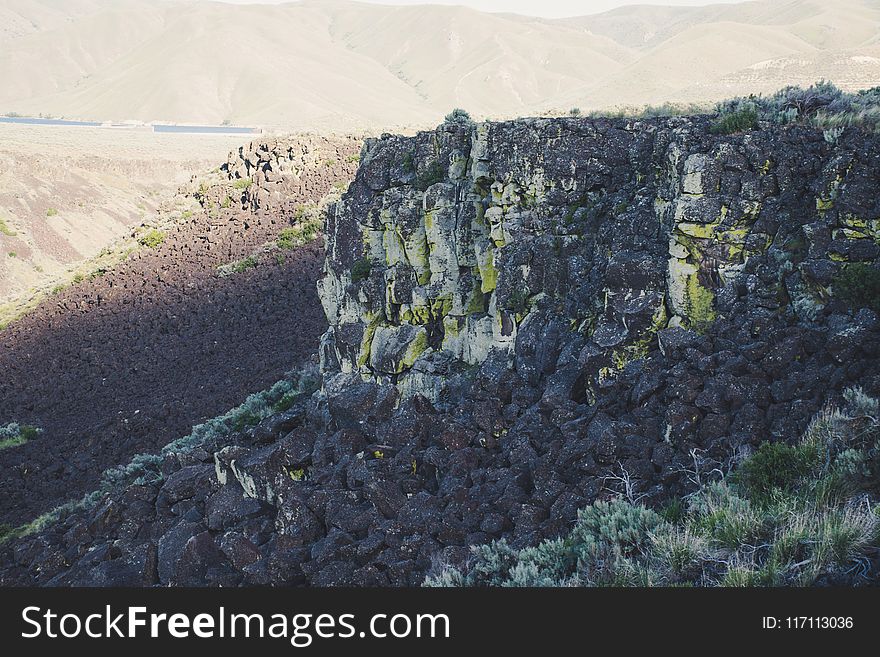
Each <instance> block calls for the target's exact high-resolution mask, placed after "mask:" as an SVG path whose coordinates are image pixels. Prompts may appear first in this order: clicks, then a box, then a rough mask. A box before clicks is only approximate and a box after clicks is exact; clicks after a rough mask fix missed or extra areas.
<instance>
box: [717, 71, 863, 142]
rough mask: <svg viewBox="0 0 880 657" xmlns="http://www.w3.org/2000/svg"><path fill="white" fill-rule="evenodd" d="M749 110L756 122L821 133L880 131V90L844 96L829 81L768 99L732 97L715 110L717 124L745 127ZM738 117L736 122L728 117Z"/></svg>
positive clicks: (785, 90)
mask: <svg viewBox="0 0 880 657" xmlns="http://www.w3.org/2000/svg"><path fill="white" fill-rule="evenodd" d="M749 108H753V109H754V112H755V120H756V121H757V120H761V121H767V122H769V123H772V124H774V125H791V124H799V125H811V126H815V127H817V128H820V129H823V130H830V129H838V128H847V127H850V126H853V127H858V128H862V129H864V130H868V131H869V132H880V87H874V88H872V89H865V90H862V91H859V92H856V93H847V92H844V91H841V90H840V89H838V88H837V87H836V86H835V85H833V84H832V83H830V82H825V81H820V82H817V83H816V84H814V85H812V86H810V87H807V88H806V89H805V88H803V87H793V86H790V87H785V88H784V89H780V90H779V91H777V92H776V93H775V94H772V95H770V96H749V97H748V98H733V99H730V100H727V101H724V102H722V103H719V104H718V106H717V107H716V111H717V114H718V116H719V121H725V120H727V121H729V122H730V124H731V125H732V124H733V123H738V124H740V125H744V124H745V123H746V122H747V121H746V120H747V119H748V118H749V117H748V116H746V115H745V114H744V112H746V111H747V110H749ZM735 116H738V117H739V118H737V119H736V120H734V119H732V118H728V117H735Z"/></svg>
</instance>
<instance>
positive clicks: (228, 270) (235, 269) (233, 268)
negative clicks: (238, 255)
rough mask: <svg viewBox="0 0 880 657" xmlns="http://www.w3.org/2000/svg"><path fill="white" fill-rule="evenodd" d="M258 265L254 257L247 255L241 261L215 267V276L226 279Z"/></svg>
mask: <svg viewBox="0 0 880 657" xmlns="http://www.w3.org/2000/svg"><path fill="white" fill-rule="evenodd" d="M259 264H260V263H259V261H258V260H257V257H256V256H253V255H249V256H247V257H246V258H242V259H241V260H235V261H233V262H230V263H227V264H225V265H220V266H219V267H217V275H218V276H220V277H221V278H226V277H227V276H232V275H233V274H242V273H244V272H246V271H247V270H248V269H255V268H256V267H257V265H259Z"/></svg>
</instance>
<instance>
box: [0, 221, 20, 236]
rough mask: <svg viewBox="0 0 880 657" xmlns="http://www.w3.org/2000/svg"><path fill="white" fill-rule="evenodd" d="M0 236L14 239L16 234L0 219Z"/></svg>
mask: <svg viewBox="0 0 880 657" xmlns="http://www.w3.org/2000/svg"><path fill="white" fill-rule="evenodd" d="M0 234H2V235H6V236H7V237H15V236H16V234H17V233H16V232H15V231H14V230H12V229H11V228H10V227H9V225H8V224H7V223H6V221H4V220H3V219H0Z"/></svg>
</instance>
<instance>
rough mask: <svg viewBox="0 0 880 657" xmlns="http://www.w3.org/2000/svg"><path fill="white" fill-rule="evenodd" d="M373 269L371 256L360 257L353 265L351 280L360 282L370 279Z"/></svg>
mask: <svg viewBox="0 0 880 657" xmlns="http://www.w3.org/2000/svg"><path fill="white" fill-rule="evenodd" d="M372 269H373V263H372V262H370V259H369V258H360V259H359V260H357V261H355V263H354V264H353V265H352V266H351V282H352V283H359V282H360V281H363V280H366V279H368V278H369V277H370V272H371V271H372Z"/></svg>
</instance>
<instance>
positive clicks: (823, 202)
mask: <svg viewBox="0 0 880 657" xmlns="http://www.w3.org/2000/svg"><path fill="white" fill-rule="evenodd" d="M833 207H834V200H833V199H830V198H822V197H821V196H820V197H818V198H817V199H816V210H817V211H818V212H819V214H823V215H824V214H825V213H826V212H828V211H829V210H830V209H831V208H833Z"/></svg>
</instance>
